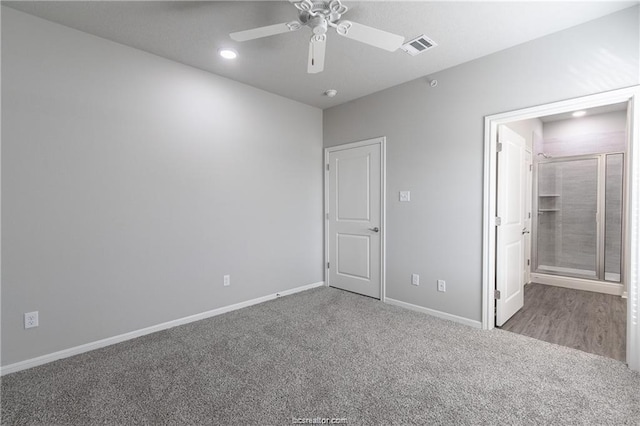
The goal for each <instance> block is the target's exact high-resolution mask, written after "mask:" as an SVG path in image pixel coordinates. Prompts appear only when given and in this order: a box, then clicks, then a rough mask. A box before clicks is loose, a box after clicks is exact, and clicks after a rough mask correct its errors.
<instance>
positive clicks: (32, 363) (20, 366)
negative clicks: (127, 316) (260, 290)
mask: <svg viewBox="0 0 640 426" xmlns="http://www.w3.org/2000/svg"><path fill="white" fill-rule="evenodd" d="M323 285H324V281H320V282H317V283H313V284H307V285H303V286H301V287H296V288H292V289H290V290H285V291H281V292H279V293H274V294H269V295H267V296H262V297H258V298H256V299H251V300H247V301H244V302H240V303H236V304H233V305H229V306H223V307H221V308H217V309H213V310H211V311H207V312H202V313H200V314H195V315H190V316H188V317H184V318H178V319H176V320H173V321H168V322H164V323H162V324H157V325H152V326H151V327H146V328H142V329H140V330H135V331H130V332H129V333H124V334H120V335H118V336H113V337H108V338H106V339H102V340H97V341H95V342H91V343H86V344H84V345H80V346H75V347H73V348H68V349H63V350H61V351H58V352H53V353H50V354H47V355H42V356H39V357H36V358H31V359H27V360H25V361H20V362H16V363H14V364H9V365H6V366H4V367H2V369H1V370H0V375H2V376H4V375H6V374H11V373H15V372H17V371H21V370H26V369H27V368H32V367H37V366H38V365H43V364H47V363H49V362H52V361H56V360H59V359H62V358H68V357H70V356H74V355H79V354H82V353H85V352H89V351H92V350H94V349H100V348H104V347H105V346H110V345H114V344H116V343H121V342H124V341H127V340H131V339H135V338H136V337H141V336H145V335H147V334H151V333H155V332H157V331H162V330H166V329H168V328H173V327H177V326H179V325H183V324H188V323H191V322H194V321H200V320H203V319H206V318H211V317H215V316H217V315H221V314H225V313H227V312H231V311H235V310H237V309H242V308H246V307H248V306H252V305H256V304H258V303H263V302H267V301H269V300H273V299H277V298H278V297H282V296H288V295H291V294H294V293H298V292H301V291H305V290H310V289H312V288H316V287H322V286H323Z"/></svg>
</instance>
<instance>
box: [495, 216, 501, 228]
mask: <svg viewBox="0 0 640 426" xmlns="http://www.w3.org/2000/svg"><path fill="white" fill-rule="evenodd" d="M500 225H502V218H500V216H496V226H500Z"/></svg>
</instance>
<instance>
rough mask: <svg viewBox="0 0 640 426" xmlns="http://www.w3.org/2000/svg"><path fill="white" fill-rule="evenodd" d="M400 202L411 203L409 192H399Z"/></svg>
mask: <svg viewBox="0 0 640 426" xmlns="http://www.w3.org/2000/svg"><path fill="white" fill-rule="evenodd" d="M400 201H403V202H409V201H411V191H400Z"/></svg>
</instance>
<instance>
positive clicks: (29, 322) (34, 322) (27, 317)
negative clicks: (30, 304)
mask: <svg viewBox="0 0 640 426" xmlns="http://www.w3.org/2000/svg"><path fill="white" fill-rule="evenodd" d="M38 325H39V324H38V311H35V312H27V313H26V314H24V328H33V327H37V326H38Z"/></svg>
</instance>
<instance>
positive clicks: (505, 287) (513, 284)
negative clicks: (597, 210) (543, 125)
mask: <svg viewBox="0 0 640 426" xmlns="http://www.w3.org/2000/svg"><path fill="white" fill-rule="evenodd" d="M498 142H499V143H500V144H501V146H502V149H501V150H500V151H499V153H498V200H497V201H498V205H497V216H498V217H499V218H500V225H498V226H497V235H496V290H498V291H499V292H500V298H499V299H498V300H496V325H497V326H501V325H503V324H504V323H505V322H506V321H507V320H508V319H509V318H511V316H513V314H515V313H516V312H517V311H518V310H519V309H520V308H522V306H523V305H524V264H525V261H524V254H525V250H524V235H525V231H526V229H525V221H524V218H525V214H526V213H525V210H526V208H525V203H524V199H525V197H524V194H525V193H526V188H525V185H526V181H527V170H526V169H527V167H526V161H525V140H524V138H523V137H522V136H520V135H518V134H517V133H515V132H514V131H512V130H511V129H509V128H508V127H506V126H500V127H499V129H498Z"/></svg>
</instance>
